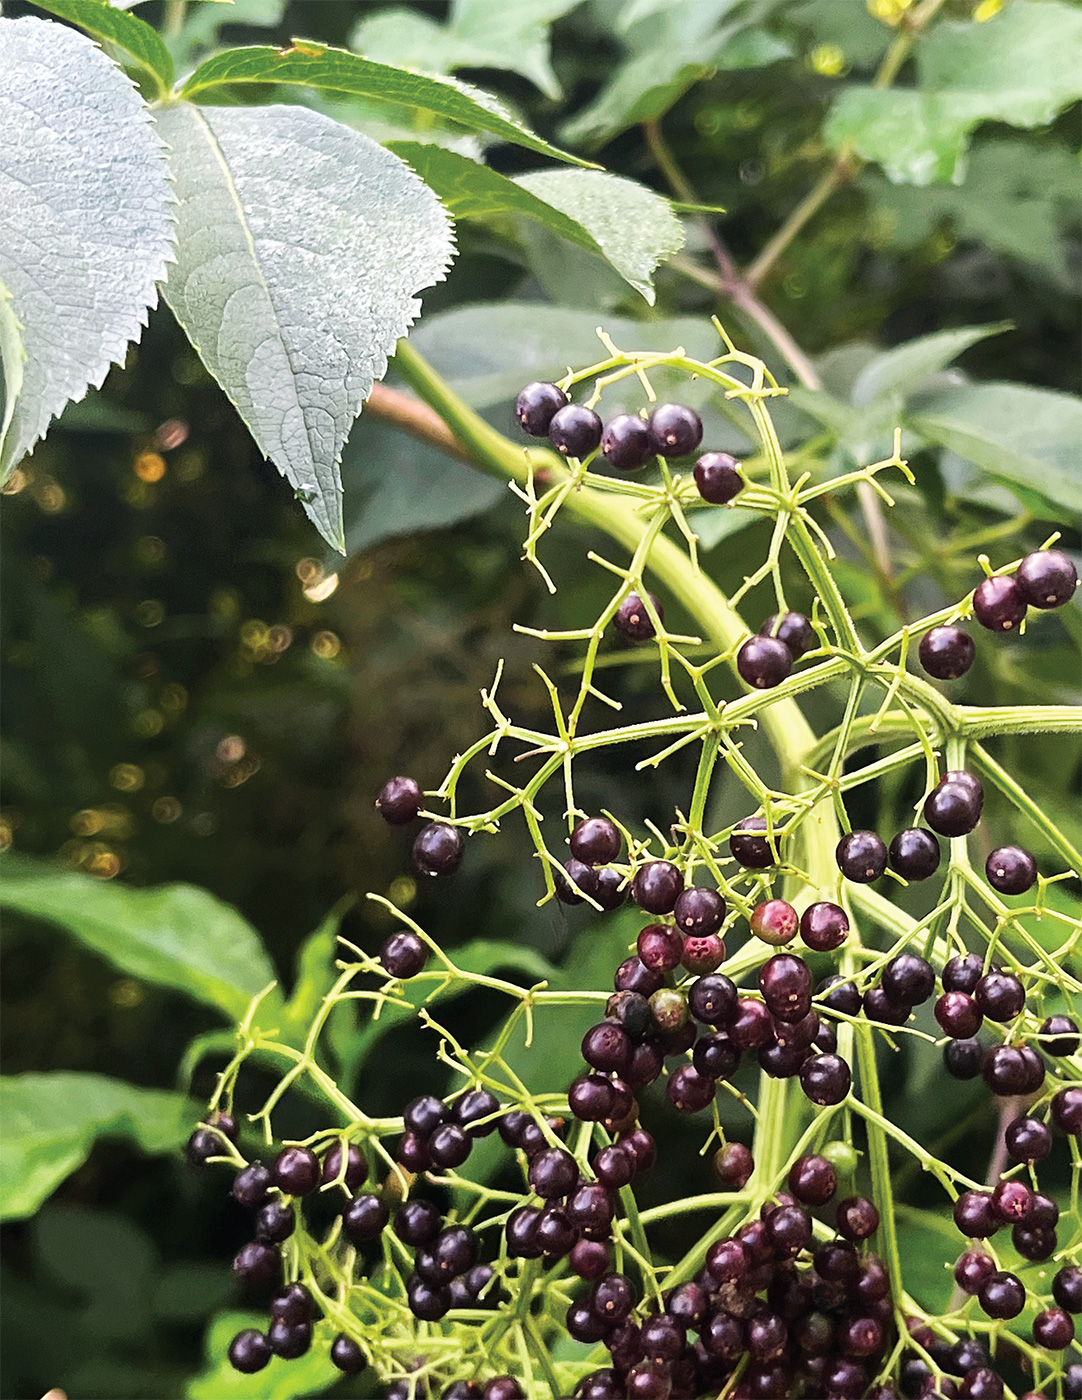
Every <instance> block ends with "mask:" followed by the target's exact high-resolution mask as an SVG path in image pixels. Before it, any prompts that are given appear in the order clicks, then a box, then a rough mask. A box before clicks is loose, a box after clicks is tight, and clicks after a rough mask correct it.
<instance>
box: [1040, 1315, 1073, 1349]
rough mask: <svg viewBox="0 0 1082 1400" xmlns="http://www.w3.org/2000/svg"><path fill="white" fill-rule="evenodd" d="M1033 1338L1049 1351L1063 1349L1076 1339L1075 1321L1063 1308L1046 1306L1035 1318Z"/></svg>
mask: <svg viewBox="0 0 1082 1400" xmlns="http://www.w3.org/2000/svg"><path fill="white" fill-rule="evenodd" d="M1033 1340H1034V1341H1035V1342H1036V1343H1037V1345H1038V1346H1039V1347H1047V1348H1048V1350H1049V1351H1062V1350H1063V1348H1064V1347H1069V1346H1070V1345H1071V1343H1072V1342H1073V1341H1074V1323H1073V1322H1072V1321H1071V1319H1070V1317H1069V1316H1068V1315H1067V1313H1065V1312H1064V1311H1063V1309H1062V1308H1045V1310H1044V1312H1039V1313H1038V1314H1037V1316H1036V1317H1035V1318H1034V1319H1033Z"/></svg>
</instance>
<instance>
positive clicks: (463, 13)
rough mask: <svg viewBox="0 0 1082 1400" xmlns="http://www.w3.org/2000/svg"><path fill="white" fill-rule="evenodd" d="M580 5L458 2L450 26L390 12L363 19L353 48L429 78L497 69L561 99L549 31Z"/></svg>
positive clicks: (561, 0) (537, 0)
mask: <svg viewBox="0 0 1082 1400" xmlns="http://www.w3.org/2000/svg"><path fill="white" fill-rule="evenodd" d="M579 3H580V0H514V2H513V3H508V0H455V2H454V4H453V5H452V6H451V13H450V16H449V18H448V20H447V23H446V24H437V23H436V21H435V20H432V19H429V18H428V16H427V15H422V14H418V13H417V11H416V10H407V9H390V10H381V11H380V12H379V14H376V15H372V16H370V17H369V18H367V19H362V20H361V21H360V23H359V24H358V25H357V27H356V28H355V29H354V31H353V33H352V35H351V36H350V41H349V42H350V48H353V49H356V50H357V52H358V53H363V54H364V55H365V57H367V58H374V59H376V60H378V61H379V62H381V63H395V64H405V65H408V66H409V67H411V68H420V69H424V70H425V71H426V72H431V73H453V72H455V70H456V69H459V68H496V69H502V70H505V71H507V72H511V73H519V74H521V76H522V77H524V78H528V79H529V80H530V82H532V83H533V84H534V85H535V86H536V87H538V88H540V89H541V91H542V92H543V93H544V94H545V95H546V97H551V98H553V99H555V98H558V97H559V96H560V85H559V83H558V82H557V81H556V75H555V74H554V73H553V71H552V65H551V63H550V61H549V41H548V28H549V25H550V24H551V23H552V22H553V20H555V19H559V18H560V16H561V15H564V14H566V13H567V12H568V10H573V9H574V8H575V6H576V5H578V4H579Z"/></svg>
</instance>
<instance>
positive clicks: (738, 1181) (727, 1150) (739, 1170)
mask: <svg viewBox="0 0 1082 1400" xmlns="http://www.w3.org/2000/svg"><path fill="white" fill-rule="evenodd" d="M712 1165H713V1168H714V1175H715V1177H716V1178H717V1180H718V1182H719V1183H720V1185H722V1186H723V1187H725V1189H726V1190H732V1191H742V1190H743V1189H744V1187H745V1186H746V1185H747V1184H748V1182H749V1181H750V1180H751V1174H752V1172H753V1171H754V1170H755V1161H754V1158H753V1157H752V1155H751V1151H750V1149H749V1148H747V1147H745V1146H744V1144H743V1143H742V1142H727V1143H726V1144H725V1146H724V1147H719V1148H718V1150H717V1152H715V1153H714V1161H713V1164H712Z"/></svg>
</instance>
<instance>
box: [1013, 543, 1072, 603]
mask: <svg viewBox="0 0 1082 1400" xmlns="http://www.w3.org/2000/svg"><path fill="white" fill-rule="evenodd" d="M1014 582H1015V585H1016V587H1017V589H1018V592H1019V595H1020V596H1021V597H1022V599H1023V600H1024V601H1025V602H1026V603H1028V604H1029V606H1030V607H1031V608H1061V607H1062V606H1063V605H1064V603H1067V602H1070V600H1071V598H1072V596H1073V595H1074V591H1075V589H1076V588H1077V587H1078V572H1077V570H1076V569H1075V566H1074V564H1073V563H1072V562H1071V560H1070V559H1069V558H1068V557H1067V555H1066V554H1064V553H1062V552H1061V551H1060V550H1058V549H1041V550H1037V551H1036V552H1035V553H1033V554H1027V555H1026V557H1025V558H1024V559H1023V560H1022V562H1021V564H1019V566H1018V569H1017V571H1016V572H1015V575H1014Z"/></svg>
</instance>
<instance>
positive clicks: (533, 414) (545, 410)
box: [515, 382, 567, 437]
mask: <svg viewBox="0 0 1082 1400" xmlns="http://www.w3.org/2000/svg"><path fill="white" fill-rule="evenodd" d="M566 407H567V395H566V394H565V393H564V391H563V390H562V389H558V388H557V387H556V385H555V384H541V383H536V382H535V383H533V384H527V385H526V387H525V389H523V390H522V391H521V392H520V394H519V396H518V398H517V399H516V400H515V417H516V418H517V419H518V421H519V422H520V423H521V424H522V426H523V428H525V430H526V432H528V433H529V434H530V436H531V437H544V436H545V434H546V433H547V432H548V430H549V424H550V423H551V422H552V419H553V416H554V415H555V414H556V413H558V412H559V410H560V409H561V408H566Z"/></svg>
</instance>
